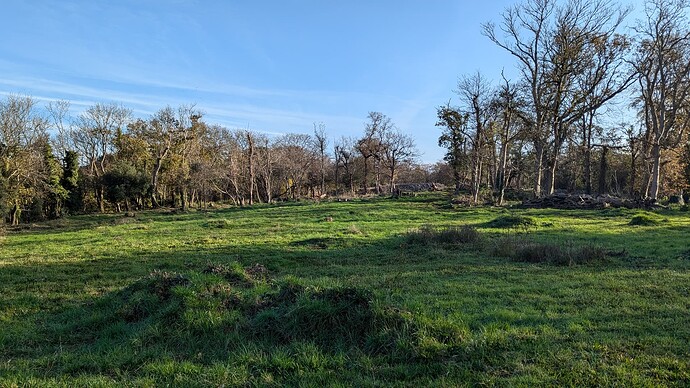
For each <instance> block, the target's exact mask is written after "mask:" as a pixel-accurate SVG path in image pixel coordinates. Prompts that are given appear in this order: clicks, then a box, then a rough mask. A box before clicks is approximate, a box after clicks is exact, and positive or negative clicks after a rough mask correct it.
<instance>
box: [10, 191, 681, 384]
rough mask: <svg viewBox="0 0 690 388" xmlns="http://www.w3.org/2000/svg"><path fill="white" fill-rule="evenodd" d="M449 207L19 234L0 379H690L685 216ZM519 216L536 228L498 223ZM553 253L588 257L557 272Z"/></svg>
mask: <svg viewBox="0 0 690 388" xmlns="http://www.w3.org/2000/svg"><path fill="white" fill-rule="evenodd" d="M447 203H448V199H447V198H445V197H443V196H442V195H440V194H435V195H422V196H417V197H410V198H404V199H400V200H388V199H381V200H378V199H370V200H358V201H351V202H343V203H331V202H322V203H316V204H311V203H286V204H281V205H259V206H254V207H247V208H227V209H219V210H214V211H210V212H200V211H199V212H196V211H192V212H189V213H171V212H163V211H161V212H138V213H137V215H136V217H122V216H119V215H101V216H78V217H72V218H69V219H64V220H57V221H51V222H47V223H42V224H34V225H29V226H25V227H23V228H21V229H12V228H9V229H8V230H7V231H6V234H5V236H4V237H0V386H13V385H21V386H23V385H34V386H94V385H95V386H123V385H129V386H142V385H143V386H160V385H175V386H177V385H189V386H216V385H221V384H225V385H231V386H232V385H259V386H266V385H269V386H270V385H275V386H283V385H304V386H313V385H327V386H331V385H344V386H370V385H406V386H420V385H433V386H439V385H441V386H443V385H446V386H455V385H480V384H481V385H484V384H486V385H576V386H583V385H635V386H637V385H676V386H687V385H689V384H690V352H688V343H690V253H689V252H690V247H689V245H690V244H689V242H690V239H688V235H689V233H688V232H690V217H689V216H688V213H687V212H682V211H679V210H665V211H661V212H659V213H653V214H652V217H653V218H654V219H656V220H658V223H656V224H654V225H650V226H644V227H639V226H634V225H630V223H631V219H633V217H634V216H636V215H637V214H638V212H637V211H634V210H626V209H607V210H603V211H577V210H552V209H544V210H539V209H526V210H511V211H510V212H508V211H506V210H504V209H500V208H471V209H470V208H467V209H465V208H459V209H453V208H451V207H448V206H447ZM507 215H510V216H519V217H528V218H529V219H531V220H533V221H534V224H532V225H531V226H530V227H529V228H519V227H518V228H510V227H505V226H498V225H496V226H492V224H491V223H490V222H491V221H492V220H496V219H499V218H501V217H503V216H507ZM329 217H330V218H329ZM325 220H328V221H325ZM472 227H474V228H472ZM475 228H476V229H475ZM418 232H421V233H418ZM475 232H476V233H479V235H480V236H479V237H480V238H479V239H478V240H475V237H474V233H475ZM467 236H470V237H467ZM466 238H471V239H472V243H471V244H467V243H463V241H465V239H466ZM506 241H508V242H509V243H507V244H506ZM510 241H515V242H516V243H515V244H517V245H516V248H515V249H512V245H510V244H511V243H510ZM497 244H503V245H501V249H502V251H503V252H516V251H518V249H517V248H519V247H521V246H523V245H524V246H530V247H532V246H537V247H541V248H539V249H537V251H538V254H539V255H542V256H544V257H546V259H545V260H543V261H540V262H536V263H535V262H525V261H533V260H522V261H516V259H515V258H514V257H512V256H510V255H508V254H499V253H500V252H498V251H497V250H496V247H497V246H498V245H497ZM543 246H549V247H554V246H555V247H559V252H560V251H564V252H570V253H568V255H571V256H572V252H579V253H578V255H582V256H583V259H582V260H578V261H577V262H569V263H567V264H570V265H554V264H560V263H554V262H553V261H552V260H549V259H550V258H551V257H552V253H550V252H552V251H548V250H547V251H546V253H544V249H543ZM549 249H551V248H549ZM583 252H584V253H583ZM602 252H604V253H602ZM524 254H527V255H530V254H531V255H535V254H534V253H529V252H528V253H524ZM602 254H604V255H605V256H606V257H605V259H604V260H590V259H592V258H597V257H599V256H600V255H602ZM585 256H586V257H585ZM527 257H530V258H531V257H533V256H527ZM578 257H579V256H578Z"/></svg>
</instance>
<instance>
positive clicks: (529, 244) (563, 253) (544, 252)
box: [493, 236, 607, 265]
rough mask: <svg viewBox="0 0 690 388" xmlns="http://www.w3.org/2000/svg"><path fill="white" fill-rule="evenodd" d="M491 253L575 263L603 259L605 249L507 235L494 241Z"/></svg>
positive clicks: (523, 259)
mask: <svg viewBox="0 0 690 388" xmlns="http://www.w3.org/2000/svg"><path fill="white" fill-rule="evenodd" d="M493 254H494V255H496V256H500V257H508V258H510V259H512V260H513V261H517V262H523V263H545V264H554V265H577V264H592V263H597V262H601V261H604V260H605V259H606V256H607V251H606V249H604V248H602V247H599V246H596V245H592V244H585V245H579V246H577V245H574V244H572V243H567V244H556V243H544V242H536V241H532V240H530V239H526V238H521V237H517V236H509V237H503V238H499V239H497V240H495V241H494V246H493Z"/></svg>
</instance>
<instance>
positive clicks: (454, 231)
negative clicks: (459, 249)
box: [405, 225, 482, 246]
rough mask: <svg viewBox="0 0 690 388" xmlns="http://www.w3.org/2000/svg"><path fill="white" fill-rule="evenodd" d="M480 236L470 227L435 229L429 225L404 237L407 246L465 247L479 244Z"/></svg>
mask: <svg viewBox="0 0 690 388" xmlns="http://www.w3.org/2000/svg"><path fill="white" fill-rule="evenodd" d="M481 240H482V235H481V234H480V233H479V231H477V229H476V228H475V227H473V226H470V225H463V226H448V227H443V228H435V227H433V226H431V225H422V226H421V227H419V228H418V229H415V230H412V231H410V232H408V233H407V235H406V236H405V242H406V243H407V244H408V245H413V246H414V245H431V244H436V245H467V244H479V243H480V242H481Z"/></svg>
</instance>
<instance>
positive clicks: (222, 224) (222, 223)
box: [204, 218, 232, 229]
mask: <svg viewBox="0 0 690 388" xmlns="http://www.w3.org/2000/svg"><path fill="white" fill-rule="evenodd" d="M204 226H205V227H207V228H212V229H230V228H232V222H230V221H229V220H226V219H225V218H221V219H218V220H209V221H207V222H205V223H204Z"/></svg>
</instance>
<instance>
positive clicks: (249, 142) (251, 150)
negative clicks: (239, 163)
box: [247, 133, 254, 205]
mask: <svg viewBox="0 0 690 388" xmlns="http://www.w3.org/2000/svg"><path fill="white" fill-rule="evenodd" d="M247 147H248V150H247V152H248V154H249V158H248V159H249V162H248V163H249V166H248V170H249V205H253V204H254V139H253V138H252V135H251V134H250V133H247Z"/></svg>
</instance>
